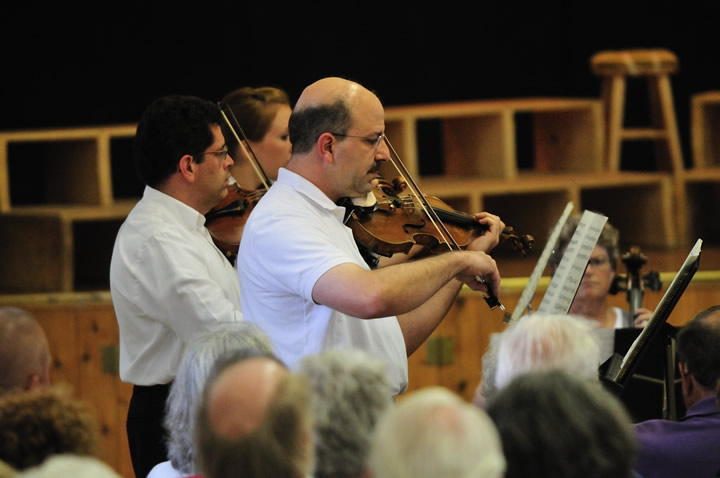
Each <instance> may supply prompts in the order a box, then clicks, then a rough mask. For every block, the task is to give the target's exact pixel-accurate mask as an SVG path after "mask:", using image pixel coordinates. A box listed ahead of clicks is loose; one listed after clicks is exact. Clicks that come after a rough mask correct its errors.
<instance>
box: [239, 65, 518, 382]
mask: <svg viewBox="0 0 720 478" xmlns="http://www.w3.org/2000/svg"><path fill="white" fill-rule="evenodd" d="M384 132H385V115H384V110H383V106H382V104H381V102H380V100H379V99H378V98H377V97H376V96H375V95H374V94H373V93H372V92H370V91H369V90H368V89H366V88H364V87H363V86H361V85H359V84H357V83H354V82H352V81H348V80H345V79H342V78H324V79H321V80H319V81H317V82H315V83H313V84H311V85H310V86H308V87H307V88H306V89H305V90H304V91H303V93H302V94H301V96H300V98H299V99H298V101H297V103H296V105H295V108H294V110H293V113H292V115H291V117H290V139H291V142H292V145H293V154H292V157H291V158H290V161H289V162H288V164H287V166H286V167H285V168H281V169H280V171H279V175H278V179H277V181H275V182H274V183H273V185H272V186H271V187H270V189H269V191H268V192H267V193H266V194H265V195H264V196H263V198H262V199H261V200H260V201H259V203H258V204H257V206H256V207H255V209H254V210H253V212H252V213H251V214H250V217H249V218H248V221H247V224H246V226H245V231H244V233H243V239H242V241H241V243H240V248H239V253H238V267H237V269H238V273H239V278H240V283H241V288H240V289H241V300H242V308H243V315H244V317H245V320H249V321H252V322H256V323H257V324H258V325H259V326H260V327H262V328H263V329H264V330H265V332H266V333H267V334H268V335H269V336H270V337H271V339H272V341H273V344H274V346H275V352H276V353H277V355H278V356H279V357H280V358H281V359H282V360H283V361H284V362H285V363H286V364H287V365H288V366H289V367H290V368H294V367H295V366H296V365H297V364H298V362H299V361H300V359H301V358H302V357H303V356H306V355H310V354H314V353H317V352H319V351H321V350H324V349H330V348H358V349H363V350H365V351H366V352H368V353H371V354H374V355H375V356H377V357H379V358H381V359H383V360H384V361H385V362H386V364H387V367H388V374H389V378H390V381H391V383H392V386H393V392H394V394H399V393H402V392H404V391H405V390H406V388H407V380H408V370H407V357H408V356H409V355H410V354H411V353H412V352H413V351H415V350H416V349H417V348H418V347H419V346H420V345H421V344H422V343H423V342H424V341H425V340H426V339H427V337H428V336H429V335H430V334H431V333H432V331H433V330H434V329H435V328H436V327H437V326H438V324H439V323H440V322H441V321H442V319H443V318H444V316H445V314H446V313H447V311H448V309H449V308H450V306H451V305H452V303H453V300H454V299H455V297H456V296H457V293H458V292H459V290H460V288H461V287H462V285H463V284H467V285H468V286H469V287H470V288H472V289H474V290H480V291H486V292H487V291H489V292H491V293H493V294H497V292H498V289H499V286H500V274H499V272H498V269H497V266H496V264H495V261H494V260H493V259H492V258H491V257H490V256H489V255H487V254H486V252H489V251H490V250H491V249H492V248H494V247H495V246H496V245H497V244H498V242H499V238H500V233H501V232H502V230H503V229H504V227H505V225H504V224H503V222H502V221H501V220H500V218H498V217H497V216H493V215H491V214H487V213H479V214H476V215H475V218H476V220H477V221H478V222H480V223H482V224H485V225H486V226H487V227H488V231H487V232H485V233H484V234H483V235H481V236H478V237H477V238H475V239H474V240H473V241H472V242H471V243H470V244H469V246H468V247H467V248H466V249H465V250H462V251H453V252H447V253H443V254H438V255H433V256H430V257H426V258H422V259H417V260H413V261H406V262H402V263H399V264H393V265H389V266H387V267H381V268H377V269H373V270H371V269H370V267H369V266H368V265H367V264H366V262H365V260H364V259H363V257H362V255H361V253H360V251H359V250H358V246H357V243H356V242H355V240H354V238H353V234H352V231H351V230H350V229H349V228H348V227H347V226H346V225H345V224H344V222H343V219H344V213H345V208H344V207H341V206H338V205H337V202H338V201H339V200H340V199H341V198H346V197H350V198H355V197H365V196H367V194H368V192H370V191H371V190H372V187H373V181H374V180H376V179H377V178H378V169H379V165H380V164H381V162H382V161H386V160H389V159H390V152H389V149H388V146H387V144H386V143H385V141H384ZM478 279H481V280H480V281H478Z"/></svg>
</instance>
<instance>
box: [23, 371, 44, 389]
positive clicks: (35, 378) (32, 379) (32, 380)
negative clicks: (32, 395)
mask: <svg viewBox="0 0 720 478" xmlns="http://www.w3.org/2000/svg"><path fill="white" fill-rule="evenodd" d="M42 386H43V383H42V380H40V376H39V375H38V374H36V373H33V374H31V375H28V377H27V380H26V383H25V391H26V392H29V391H32V390H37V389H39V388H42Z"/></svg>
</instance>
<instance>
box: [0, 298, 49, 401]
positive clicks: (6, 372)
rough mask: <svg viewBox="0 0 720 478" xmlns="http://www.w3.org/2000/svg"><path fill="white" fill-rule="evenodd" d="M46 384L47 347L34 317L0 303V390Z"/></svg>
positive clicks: (47, 366) (32, 387)
mask: <svg viewBox="0 0 720 478" xmlns="http://www.w3.org/2000/svg"><path fill="white" fill-rule="evenodd" d="M49 384H50V347H49V346H48V341H47V337H46V336H45V332H44V331H43V329H42V327H41V326H40V324H39V323H38V321H37V320H36V319H35V317H33V316H32V315H31V314H30V313H29V312H27V311H25V310H23V309H20V308H17V307H0V394H2V393H6V392H11V391H14V390H33V389H36V388H43V387H47V386H48V385H49Z"/></svg>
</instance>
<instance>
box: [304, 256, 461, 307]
mask: <svg viewBox="0 0 720 478" xmlns="http://www.w3.org/2000/svg"><path fill="white" fill-rule="evenodd" d="M463 254H464V253H462V252H458V253H448V254H442V255H440V256H434V257H428V258H426V259H423V260H419V261H411V262H407V263H403V264H396V265H393V266H388V267H382V268H379V269H375V270H372V271H367V270H364V269H362V268H360V267H359V266H357V265H355V264H341V265H339V266H336V267H334V268H333V269H330V270H329V271H328V272H326V273H325V274H324V275H323V276H322V277H320V279H318V281H317V282H316V284H315V287H314V288H313V299H314V300H315V302H317V303H319V304H323V305H326V306H328V307H331V308H333V309H335V310H339V311H341V312H344V313H346V314H348V315H352V316H355V317H360V318H364V319H373V318H377V317H387V316H391V315H400V314H404V313H407V312H410V311H412V310H414V309H417V308H418V307H420V306H421V305H422V304H424V303H425V302H426V301H428V300H429V299H430V298H431V297H432V296H433V295H434V294H435V293H437V292H438V291H439V290H440V289H441V288H442V287H443V286H445V284H447V283H448V282H450V280H451V279H453V277H455V276H456V275H458V274H459V273H460V271H462V270H463V267H464V266H463V257H464V255H463Z"/></svg>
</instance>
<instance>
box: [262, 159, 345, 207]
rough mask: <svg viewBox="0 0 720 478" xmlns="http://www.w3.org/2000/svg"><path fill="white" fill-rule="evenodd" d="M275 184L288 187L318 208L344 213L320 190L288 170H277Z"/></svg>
mask: <svg viewBox="0 0 720 478" xmlns="http://www.w3.org/2000/svg"><path fill="white" fill-rule="evenodd" d="M276 182H278V183H282V184H286V185H288V186H290V187H291V188H293V189H295V190H296V191H297V192H299V193H300V194H302V195H303V196H305V197H307V198H308V199H309V200H310V201H312V202H313V203H315V204H316V205H317V206H318V207H321V208H323V209H327V210H329V211H337V210H339V209H342V211H343V212H344V211H345V208H344V207H342V206H338V205H337V204H335V203H334V202H332V201H331V200H330V198H329V197H327V195H326V194H325V193H324V192H322V191H321V190H320V188H318V187H317V186H315V185H314V184H313V183H311V182H310V181H308V180H307V179H305V178H304V177H302V176H300V175H299V174H297V173H295V172H293V171H290V170H289V169H285V168H280V169H279V170H278V178H277V181H276ZM341 217H342V216H341Z"/></svg>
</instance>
